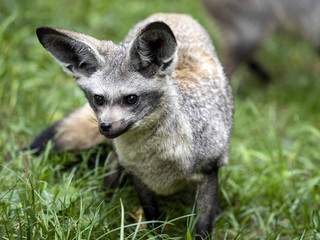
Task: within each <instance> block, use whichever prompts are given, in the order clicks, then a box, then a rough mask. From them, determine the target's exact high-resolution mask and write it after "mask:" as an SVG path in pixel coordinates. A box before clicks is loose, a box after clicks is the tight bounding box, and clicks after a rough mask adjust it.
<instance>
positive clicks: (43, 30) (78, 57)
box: [37, 27, 104, 78]
mask: <svg viewBox="0 0 320 240" xmlns="http://www.w3.org/2000/svg"><path fill="white" fill-rule="evenodd" d="M37 36H38V38H39V41H40V43H41V44H42V45H43V47H44V48H45V49H46V50H47V51H48V52H50V53H51V55H52V56H53V57H54V58H55V59H56V60H57V61H58V62H59V64H60V65H61V66H62V67H63V70H64V71H65V72H66V73H68V74H69V75H71V76H73V77H75V78H80V77H89V76H90V75H91V74H92V73H94V72H95V71H96V70H97V69H98V67H99V66H100V65H101V64H102V62H103V61H104V59H103V57H102V56H101V55H100V54H99V51H98V48H99V45H100V44H101V41H100V40H97V39H95V38H92V37H90V36H87V35H84V34H81V33H76V32H72V31H67V30H63V29H55V28H50V27H40V28H38V29H37Z"/></svg>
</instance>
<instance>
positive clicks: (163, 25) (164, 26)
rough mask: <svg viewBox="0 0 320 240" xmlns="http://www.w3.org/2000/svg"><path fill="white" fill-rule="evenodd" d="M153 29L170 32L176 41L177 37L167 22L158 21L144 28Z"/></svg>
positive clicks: (145, 29) (146, 29)
mask: <svg viewBox="0 0 320 240" xmlns="http://www.w3.org/2000/svg"><path fill="white" fill-rule="evenodd" d="M152 30H157V31H159V30H160V31H165V32H166V33H168V34H169V35H171V37H172V38H173V40H174V41H175V42H176V38H175V36H174V33H173V31H172V30H171V28H170V27H169V25H168V24H166V23H165V22H161V21H156V22H152V23H149V24H148V25H147V26H146V27H145V28H144V29H143V30H142V32H145V31H152Z"/></svg>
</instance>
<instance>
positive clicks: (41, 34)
mask: <svg viewBox="0 0 320 240" xmlns="http://www.w3.org/2000/svg"><path fill="white" fill-rule="evenodd" d="M36 34H37V36H38V38H39V39H40V40H41V39H42V38H43V37H44V36H45V35H48V34H59V32H58V31H57V30H55V29H54V28H51V27H46V26H42V27H38V28H37V29H36Z"/></svg>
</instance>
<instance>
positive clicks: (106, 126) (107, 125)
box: [100, 123, 112, 132]
mask: <svg viewBox="0 0 320 240" xmlns="http://www.w3.org/2000/svg"><path fill="white" fill-rule="evenodd" d="M100 128H101V130H102V131H106V132H107V131H109V130H110V129H111V128H112V124H111V123H101V124H100Z"/></svg>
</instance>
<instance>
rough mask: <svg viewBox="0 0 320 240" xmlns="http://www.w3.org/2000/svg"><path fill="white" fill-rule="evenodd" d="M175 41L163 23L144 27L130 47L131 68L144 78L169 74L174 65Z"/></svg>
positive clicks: (154, 23) (168, 28)
mask: <svg viewBox="0 0 320 240" xmlns="http://www.w3.org/2000/svg"><path fill="white" fill-rule="evenodd" d="M176 49H177V41H176V39H175V36H174V34H173V32H172V30H171V29H170V27H169V26H168V25H167V24H165V23H164V22H152V23H150V24H148V25H147V26H146V27H144V28H143V29H142V30H141V31H140V32H139V33H138V35H137V37H136V38H135V39H134V40H133V42H132V45H131V47H130V55H129V56H130V62H131V65H132V66H133V68H134V69H135V70H136V71H138V72H140V73H141V74H143V75H144V76H146V77H152V76H154V75H155V74H157V73H162V74H166V73H170V71H172V70H173V67H174V65H175V58H176Z"/></svg>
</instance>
